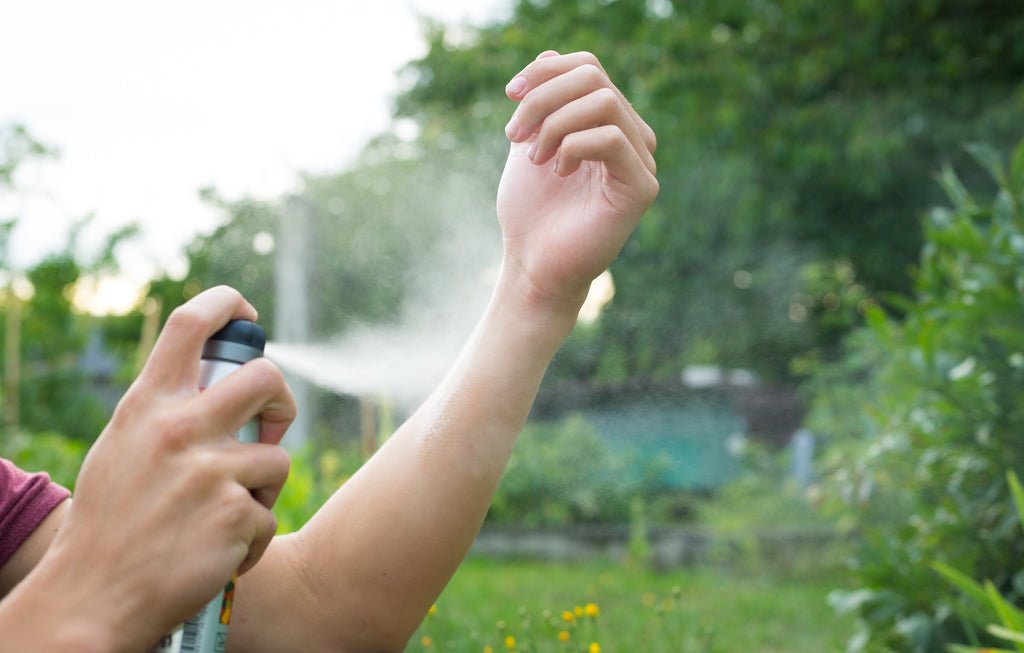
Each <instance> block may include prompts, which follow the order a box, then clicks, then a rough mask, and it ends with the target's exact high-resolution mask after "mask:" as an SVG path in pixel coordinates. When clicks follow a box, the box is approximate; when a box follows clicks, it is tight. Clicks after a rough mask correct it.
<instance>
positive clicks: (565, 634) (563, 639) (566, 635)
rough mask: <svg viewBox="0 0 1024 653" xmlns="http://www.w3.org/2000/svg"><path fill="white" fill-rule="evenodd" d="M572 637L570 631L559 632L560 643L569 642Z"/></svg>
mask: <svg viewBox="0 0 1024 653" xmlns="http://www.w3.org/2000/svg"><path fill="white" fill-rule="evenodd" d="M571 637H572V635H570V634H569V631H568V630H561V631H559V632H558V641H560V642H568V641H569V638H571Z"/></svg>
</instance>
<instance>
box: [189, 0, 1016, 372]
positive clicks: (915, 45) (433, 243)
mask: <svg viewBox="0 0 1024 653" xmlns="http://www.w3.org/2000/svg"><path fill="white" fill-rule="evenodd" d="M425 29H426V34H427V37H428V50H427V53H426V54H425V55H424V56H423V58H421V59H419V60H417V61H414V62H411V63H410V64H409V65H408V66H407V68H406V69H405V71H404V72H403V80H404V83H405V90H404V92H402V93H401V94H400V96H399V97H398V98H397V99H396V123H395V124H396V126H398V127H401V128H402V129H396V130H394V131H393V133H389V134H384V135H382V136H381V137H380V138H378V139H377V140H376V141H375V142H374V143H373V144H371V146H370V147H369V148H368V149H367V151H366V152H364V155H363V157H362V159H361V160H360V161H359V162H358V163H357V164H356V165H355V166H354V167H353V168H352V169H351V170H349V171H348V172H345V173H343V174H340V175H325V176H323V177H320V178H316V179H309V180H307V181H308V183H307V186H306V189H305V190H304V191H302V192H300V193H298V194H297V197H298V199H299V201H301V202H303V203H304V204H305V206H307V207H308V208H309V210H310V211H311V212H312V215H313V221H314V224H315V227H314V232H315V234H316V237H315V242H314V243H312V244H311V246H310V252H309V255H310V258H311V260H312V261H313V266H314V270H315V272H314V274H313V283H312V284H311V288H310V292H311V293H312V295H313V296H314V297H315V302H314V303H315V305H316V306H318V307H320V308H319V309H318V310H319V313H318V314H317V316H316V331H317V333H320V334H324V333H334V332H336V331H337V330H338V329H340V328H343V327H344V326H346V325H351V324H353V323H357V322H359V321H363V320H370V321H374V320H385V321H387V320H393V319H395V317H396V316H395V310H396V309H395V307H396V306H397V305H398V303H397V302H398V300H401V299H403V298H407V297H410V296H415V295H416V294H417V291H416V289H415V286H416V284H417V283H419V275H420V272H419V270H421V269H422V268H421V267H420V266H419V263H424V264H425V265H426V261H427V259H428V258H429V255H430V254H432V253H436V252H437V251H438V248H439V247H440V248H441V249H440V251H445V250H444V249H443V245H442V243H443V241H444V238H443V236H450V235H451V234H452V233H455V232H457V231H458V230H459V229H462V228H464V224H461V223H455V224H453V223H452V221H451V219H450V218H451V214H452V212H453V209H452V207H453V206H455V205H453V202H452V199H453V198H452V196H453V194H466V193H467V190H466V189H467V188H469V187H470V186H472V191H471V193H470V194H471V196H472V197H471V200H472V201H471V203H470V208H471V209H473V210H477V211H479V212H480V214H482V216H483V217H484V218H489V217H490V216H491V215H492V213H493V208H492V206H493V205H492V204H491V197H493V194H489V193H491V191H493V184H495V183H496V181H497V178H498V171H499V170H500V166H501V163H502V159H503V155H504V151H505V149H506V147H507V145H506V142H505V140H504V137H503V132H502V126H503V125H504V124H505V122H506V121H507V120H508V118H509V116H510V114H511V112H512V111H513V110H514V106H513V105H512V103H511V102H509V101H508V100H507V99H506V98H505V97H504V94H503V93H502V88H503V87H504V85H505V84H506V83H507V81H508V80H509V79H510V78H511V77H512V76H513V75H514V74H515V73H516V71H518V70H520V69H521V68H522V67H523V66H524V65H525V63H527V62H529V61H531V60H532V59H533V58H534V57H535V56H536V54H537V53H538V52H540V51H542V50H545V49H549V48H555V49H557V50H559V51H562V52H569V51H574V50H591V51H594V52H595V53H597V54H598V55H599V56H600V58H601V60H602V62H603V64H604V66H605V67H606V69H607V70H608V71H609V73H610V75H611V77H612V78H613V79H614V80H616V82H617V83H618V84H619V85H620V86H621V88H622V89H623V91H624V92H625V93H626V95H627V96H628V97H629V98H630V99H631V101H632V102H633V104H634V105H635V107H636V108H637V110H638V111H639V113H640V114H641V115H643V116H644V117H645V118H646V119H647V120H648V121H649V122H650V124H651V125H652V126H653V127H654V129H655V130H656V132H657V133H658V137H659V149H658V155H657V158H658V161H659V167H660V173H659V177H660V180H661V182H662V191H661V195H660V197H659V198H658V201H657V202H656V204H655V206H654V207H653V208H652V209H651V210H650V212H649V214H648V215H647V217H646V218H645V219H644V220H643V221H642V223H641V225H640V227H639V229H638V230H637V232H636V233H635V235H634V237H633V238H632V239H631V241H630V242H629V243H628V244H627V246H626V248H625V250H624V251H623V254H622V256H621V258H620V260H619V261H618V262H617V263H616V265H615V266H614V267H613V273H614V276H615V284H616V296H615V299H614V301H613V302H612V304H611V305H610V306H609V307H608V309H607V310H606V311H605V313H604V315H603V316H602V319H601V320H600V322H599V324H598V325H596V326H595V328H594V329H591V330H590V332H588V333H583V332H582V331H581V332H579V333H577V334H576V335H575V336H574V337H573V338H572V339H571V340H570V342H569V344H568V345H567V347H566V349H565V355H564V356H563V359H562V361H561V363H560V364H559V365H557V366H556V367H555V368H553V372H554V373H555V374H559V375H566V376H574V377H582V378H602V379H610V380H621V379H623V378H628V377H632V376H647V377H662V376H670V375H674V374H676V373H677V371H678V370H679V368H680V367H681V366H683V365H685V364H688V363H719V364H724V365H729V366H745V367H752V368H755V369H757V370H758V371H760V372H762V373H763V374H765V375H767V376H769V377H787V376H791V375H793V374H794V373H795V374H797V375H799V374H802V373H803V372H804V371H806V368H804V367H801V366H797V367H793V366H792V364H791V363H792V361H793V360H794V358H795V357H796V358H797V359H801V360H806V359H807V358H808V356H809V355H810V358H812V359H813V358H814V357H816V356H819V355H822V354H823V355H826V356H827V355H830V354H832V353H834V352H835V348H836V344H837V343H838V341H839V339H840V338H841V336H842V335H843V334H844V333H846V332H847V331H848V330H849V329H851V328H852V327H854V326H856V325H858V324H860V323H861V322H862V319H863V318H862V315H863V310H864V307H865V306H866V304H865V301H864V300H865V298H866V297H868V296H877V295H878V294H879V293H884V292H907V291H908V290H909V289H910V277H909V275H908V272H909V270H910V268H911V267H912V266H913V263H914V257H915V255H916V252H917V250H918V248H919V246H920V243H921V232H920V228H919V225H918V223H917V221H916V216H917V215H918V214H919V213H920V212H921V211H923V210H924V209H926V208H927V207H928V206H930V205H932V204H933V203H935V202H936V201H938V200H939V199H940V198H939V197H938V196H937V194H936V191H935V188H934V185H933V184H931V183H930V182H929V180H928V177H927V175H922V174H921V171H922V170H926V171H927V170H935V169H937V168H938V167H939V166H940V165H941V164H942V163H943V162H945V161H947V160H948V161H949V162H951V163H952V164H954V165H959V164H961V163H962V154H961V152H962V150H961V145H962V143H964V142H968V141H985V142H989V143H994V144H996V145H997V146H998V147H1003V149H1005V146H1007V144H1010V143H1012V142H1014V141H1015V140H1016V139H1017V138H1018V137H1019V135H1020V131H1021V130H1020V125H1019V120H1018V117H1019V115H1021V110H1022V109H1024V91H1022V88H1021V85H1020V82H1019V80H1020V79H1021V73H1022V72H1024V45H1022V41H1021V40H1020V39H1019V38H1017V36H1018V35H1019V34H1020V33H1021V31H1022V29H1024V7H1022V6H1020V5H1018V4H1015V3H1006V2H996V1H991V0H987V1H981V2H975V1H968V0H858V1H857V2H855V3H848V4H847V5H843V6H837V5H833V4H828V3H820V2H815V1H814V0H777V1H774V2H767V1H757V2H749V1H746V0H744V1H742V2H741V1H739V0H728V1H716V2H707V1H698V2H693V1H690V2H681V1H679V2H672V1H671V0H600V1H599V0H543V1H542V0H519V1H518V2H516V3H515V5H514V7H513V10H512V14H511V16H510V17H509V18H508V19H506V20H502V21H500V22H497V23H495V24H492V25H489V26H485V27H481V28H473V27H467V26H450V25H449V26H444V25H439V24H432V23H429V22H428V23H426V24H425ZM410 125H412V126H413V129H411V130H410V129H409V127H410ZM410 132H411V134H412V135H409V133H410ZM399 133H402V134H403V136H402V137H399V136H398V135H397V134H399ZM459 178H461V179H463V180H464V179H466V178H473V179H476V183H475V184H474V185H470V184H467V183H462V184H461V185H460V184H459V183H455V184H453V183H452V180H453V179H459ZM982 180H984V178H983V177H977V178H972V179H968V180H967V181H968V182H969V183H973V182H979V183H980V182H981V181H982ZM441 189H444V190H445V191H446V192H440V190H441ZM284 204H285V202H284V201H281V202H278V203H272V204H271V205H260V206H256V205H254V203H252V202H249V201H242V202H240V203H236V204H230V203H227V204H224V205H223V206H224V209H225V214H226V216H227V217H228V221H227V223H226V225H225V227H224V228H223V229H222V230H221V231H218V232H217V233H216V234H214V235H213V236H211V237H209V238H204V239H200V240H199V241H197V243H196V245H195V247H194V249H193V251H192V260H193V272H192V277H193V278H194V280H195V281H196V282H197V283H198V285H199V286H202V285H208V284H212V283H221V282H227V283H234V284H236V285H239V286H240V287H242V288H243V289H246V290H249V291H251V292H252V293H253V294H254V297H255V298H257V299H259V303H260V304H261V306H262V307H265V306H268V305H272V301H273V300H272V298H271V297H270V294H271V293H270V292H269V290H270V287H271V284H269V283H268V280H269V279H270V278H271V274H272V273H271V272H270V269H269V264H270V261H269V258H268V257H264V258H263V259H258V257H254V256H253V255H252V250H251V247H250V244H249V243H250V242H251V238H252V236H253V233H254V231H253V230H270V231H271V232H272V233H275V232H274V230H273V227H272V223H273V222H274V221H273V220H272V215H271V214H274V213H276V214H278V215H285V217H286V218H287V211H286V208H285V206H284ZM455 211H456V212H458V213H461V214H463V215H465V214H466V207H465V206H461V205H460V206H457V208H456V209H455ZM234 231H242V232H244V234H245V236H244V237H243V236H237V235H232V234H233V232H234ZM475 249H477V248H472V247H471V248H463V250H462V252H461V254H460V253H458V252H456V253H455V254H453V255H452V256H449V257H448V258H449V259H452V258H456V259H460V258H461V259H464V258H465V257H466V256H467V255H468V252H469V250H475ZM257 259H258V260H257ZM467 264H468V263H467ZM410 288H412V290H410ZM178 292H180V287H179V288H178ZM264 296H265V297H266V298H265V299H264Z"/></svg>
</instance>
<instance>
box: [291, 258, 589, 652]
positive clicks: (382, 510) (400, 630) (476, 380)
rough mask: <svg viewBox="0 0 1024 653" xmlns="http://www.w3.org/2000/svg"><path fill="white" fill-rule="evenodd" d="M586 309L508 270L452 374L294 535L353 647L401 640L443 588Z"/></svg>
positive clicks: (335, 622) (332, 619)
mask: <svg viewBox="0 0 1024 653" xmlns="http://www.w3.org/2000/svg"><path fill="white" fill-rule="evenodd" d="M578 308H579V307H578V305H561V306H559V307H557V308H554V307H551V306H549V305H545V304H544V303H543V301H538V298H536V297H533V296H531V290H530V289H529V288H524V287H522V281H517V280H516V277H515V275H514V274H512V273H510V272H503V274H502V277H501V281H500V282H499V285H498V287H497V290H496V292H495V294H494V296H493V298H492V301H491V303H490V305H489V306H488V308H487V310H486V312H485V314H484V316H483V318H482V319H481V321H480V323H479V324H478V326H477V328H476V330H475V331H474V333H473V335H472V336H471V338H470V340H469V341H468V343H467V344H466V346H465V348H464V349H463V351H462V353H461V355H460V356H459V358H458V359H457V360H456V362H455V364H454V365H453V367H452V369H451V370H450V372H449V373H448V375H447V376H446V377H445V379H444V381H443V382H442V383H441V384H440V385H439V386H438V388H437V389H436V390H435V391H434V393H433V394H432V395H431V396H430V397H429V398H428V399H427V400H426V402H425V403H424V404H423V405H422V406H421V407H420V409H419V410H417V411H416V412H415V413H414V414H413V416H412V417H411V418H410V419H409V420H408V421H407V422H406V423H405V424H404V425H403V426H402V427H401V428H399V429H398V431H397V432H396V433H395V434H394V435H393V436H392V437H391V438H390V439H389V440H388V441H387V443H386V444H385V445H384V446H383V447H382V448H381V449H380V450H379V451H378V452H377V453H376V454H375V455H374V456H373V457H372V458H371V459H370V460H369V461H368V462H367V463H366V464H365V465H364V466H363V468H362V469H361V470H360V471H359V472H358V473H357V474H356V475H354V476H353V477H352V478H351V479H350V480H349V481H348V482H346V483H345V485H344V486H343V487H342V488H341V490H339V491H338V492H337V493H336V494H335V495H334V497H333V498H331V500H330V501H328V502H327V504H325V505H324V507H323V508H322V509H321V510H320V511H319V512H318V513H317V514H316V516H314V517H313V519H312V520H311V521H310V522H309V523H308V524H307V525H306V526H305V527H304V528H303V529H302V530H301V531H300V532H299V533H298V535H297V536H296V537H295V542H294V545H293V546H295V547H296V549H297V554H298V559H300V560H303V561H308V565H309V566H308V568H307V569H306V571H305V574H306V578H307V579H308V580H309V582H310V583H312V584H313V585H314V588H313V592H314V593H315V594H316V595H317V596H320V597H322V600H323V604H327V605H332V606H336V608H335V610H333V611H332V612H333V614H325V615H323V616H324V617H325V618H326V619H327V623H328V625H329V627H330V628H331V629H336V630H337V632H336V635H337V637H338V638H339V639H338V642H339V643H341V644H345V645H346V650H401V648H402V647H404V645H405V642H406V640H407V639H408V637H409V636H410V635H411V634H412V632H413V631H414V630H415V628H416V627H417V625H418V624H419V622H420V620H421V619H422V618H423V615H424V613H425V612H426V610H427V609H428V608H429V607H430V605H431V603H432V602H433V601H434V600H435V599H436V598H437V596H438V594H440V592H441V590H442V589H443V588H444V586H445V584H446V583H447V582H448V580H449V578H450V577H451V575H452V574H453V573H454V571H455V570H456V568H457V567H458V565H459V563H460V561H461V560H462V559H463V558H464V556H465V554H466V552H467V551H468V549H469V547H470V545H471V544H472V542H473V539H474V537H475V536H476V533H477V531H478V530H479V527H480V523H481V521H482V520H483V518H484V515H485V514H486V512H487V509H488V506H489V505H490V502H491V499H492V497H493V495H494V491H495V489H496V488H497V486H498V483H499V481H500V479H501V475H502V473H503V472H504V470H505V467H506V465H507V463H508V459H509V456H510V454H511V452H512V448H513V445H514V443H515V441H516V438H517V436H518V434H519V432H520V430H521V429H522V426H523V423H524V421H525V420H526V417H527V414H528V413H529V410H530V406H531V405H532V403H533V400H534V397H535V396H536V393H537V388H538V386H539V384H540V382H541V379H542V377H543V375H544V371H545V369H546V368H547V365H548V363H549V362H550V360H551V358H552V356H553V355H554V354H555V352H556V351H557V349H558V347H559V346H560V345H561V343H562V341H563V340H564V338H565V337H566V336H567V335H568V333H569V331H570V330H571V329H572V325H573V324H574V322H575V317H576V311H577V310H578ZM342 606H349V607H350V609H346V608H345V607H342ZM368 608H369V609H368ZM347 615H359V618H360V619H361V620H368V622H363V623H359V624H355V623H346V622H347V621H348V620H347V618H346V617H347Z"/></svg>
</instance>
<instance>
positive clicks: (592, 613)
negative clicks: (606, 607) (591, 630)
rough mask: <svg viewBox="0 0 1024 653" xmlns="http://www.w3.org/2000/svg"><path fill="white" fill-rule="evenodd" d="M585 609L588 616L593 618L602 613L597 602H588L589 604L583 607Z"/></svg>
mask: <svg viewBox="0 0 1024 653" xmlns="http://www.w3.org/2000/svg"><path fill="white" fill-rule="evenodd" d="M583 611H584V612H585V613H586V615H587V616H588V617H590V618H591V619H594V618H596V617H597V615H599V614H601V610H600V609H598V607H597V604H596V603H588V604H587V605H586V606H585V607H584V608H583Z"/></svg>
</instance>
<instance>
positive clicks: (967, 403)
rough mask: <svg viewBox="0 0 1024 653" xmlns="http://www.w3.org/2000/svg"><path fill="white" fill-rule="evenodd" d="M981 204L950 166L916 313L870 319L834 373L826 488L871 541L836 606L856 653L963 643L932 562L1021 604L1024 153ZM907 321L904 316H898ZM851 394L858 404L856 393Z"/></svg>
mask: <svg viewBox="0 0 1024 653" xmlns="http://www.w3.org/2000/svg"><path fill="white" fill-rule="evenodd" d="M969 151H970V152H971V154H972V155H973V156H974V158H975V159H976V160H977V161H978V162H979V163H980V164H981V165H982V166H983V167H984V168H985V169H986V170H987V171H988V172H989V173H990V174H991V176H992V178H993V179H994V181H995V183H996V186H995V192H994V193H993V194H992V196H991V197H986V198H984V199H979V198H976V197H974V196H973V195H972V194H971V193H970V192H968V190H967V189H966V188H965V187H964V185H963V184H962V183H961V182H960V180H959V178H958V177H957V175H956V174H955V173H954V172H953V171H952V170H951V169H950V168H948V167H947V168H946V169H944V170H943V171H942V173H941V175H940V176H939V182H940V184H941V185H942V187H943V188H944V190H945V191H946V193H947V195H948V196H949V199H950V200H951V202H952V204H953V206H952V208H937V209H934V210H933V211H932V212H931V213H930V214H929V215H928V216H927V217H926V220H925V223H924V231H925V239H926V240H925V245H924V247H923V249H922V252H921V258H920V267H919V269H918V270H916V272H915V281H916V292H915V296H914V297H913V299H912V300H905V299H903V300H899V299H895V300H893V303H892V310H891V311H890V313H891V314H887V313H886V312H885V311H883V310H882V309H881V308H878V307H873V308H870V309H869V310H868V322H869V326H868V327H867V331H865V332H863V333H860V334H858V335H857V336H856V337H855V338H854V339H851V340H850V342H849V353H848V355H847V358H846V359H845V360H844V361H843V362H842V363H840V364H839V365H837V366H832V367H829V368H826V369H824V370H823V371H822V372H821V373H820V375H819V379H818V387H826V386H827V385H828V384H834V385H833V386H832V390H830V391H826V392H823V393H820V394H819V395H818V397H817V400H816V402H815V404H814V406H813V411H812V416H811V421H812V426H813V428H815V430H817V431H818V432H819V433H822V434H825V435H827V436H830V437H831V438H832V440H833V441H834V442H835V443H836V445H835V446H834V447H833V449H832V451H831V452H830V454H829V463H830V465H831V470H830V471H831V473H830V476H829V479H830V481H831V486H832V487H833V488H835V489H837V490H838V491H837V492H836V493H835V496H838V497H840V498H841V500H842V501H843V503H844V504H845V518H846V525H847V527H848V528H850V529H851V530H853V529H856V530H858V531H859V532H861V533H862V534H863V546H862V547H861V548H860V550H859V552H858V553H857V554H856V556H855V560H854V572H855V575H856V578H857V581H858V584H859V585H860V587H859V588H858V589H857V590H854V591H852V592H846V593H837V594H835V595H834V596H833V603H834V605H836V606H837V607H839V608H841V609H847V610H851V611H855V612H856V613H857V614H858V615H859V616H860V618H861V619H862V621H863V625H864V629H863V632H862V633H861V635H860V636H859V637H856V638H854V640H853V641H852V642H851V646H850V648H851V650H877V649H879V648H890V649H895V650H905V651H936V650H940V649H942V648H943V647H944V646H946V645H947V644H949V643H954V642H962V641H968V639H967V637H966V630H967V629H966V626H965V623H966V621H965V619H964V618H963V617H962V615H960V614H959V613H958V612H957V609H956V606H957V602H956V601H955V597H953V596H952V593H951V590H950V588H949V587H948V585H946V584H945V583H943V581H942V579H941V578H939V577H938V576H937V575H936V574H935V573H934V572H933V571H932V569H931V567H930V565H931V564H933V563H935V562H941V563H944V564H947V565H949V566H951V567H953V568H956V569H960V570H962V571H963V572H964V573H966V574H968V575H970V576H972V577H980V578H988V579H991V581H992V583H993V586H994V588H995V589H996V590H997V591H999V592H1001V593H1002V594H1003V595H1004V596H1005V597H1007V600H1009V601H1011V602H1013V603H1016V604H1018V605H1020V603H1021V602H1022V600H1024V572H1020V571H1017V570H1020V569H1021V567H1022V561H1024V539H1022V538H1020V536H1019V534H1018V533H1017V531H1016V530H1015V515H1014V514H1013V511H1012V508H1011V507H1010V505H1011V504H1010V502H1009V501H1008V496H1007V489H1006V486H1005V484H1004V483H1003V482H1002V470H1003V469H1005V468H1007V467H1009V468H1011V469H1021V468H1022V467H1024V447H1021V445H1020V443H1021V440H1020V434H1021V433H1022V432H1024V393H1022V392H1021V391H1020V389H1021V388H1022V387H1024V295H1022V293H1024V143H1022V144H1021V145H1020V146H1018V147H1017V149H1016V151H1015V153H1014V155H1013V157H1012V162H1011V165H1010V166H1009V169H1007V168H1006V166H1005V165H1004V163H1003V162H1002V159H1001V157H1000V156H999V155H998V154H997V153H996V152H995V151H994V150H992V149H990V148H986V147H980V146H973V147H970V148H969ZM894 314H895V315H899V314H901V315H902V316H901V317H894ZM850 389H853V391H849V390H850Z"/></svg>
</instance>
